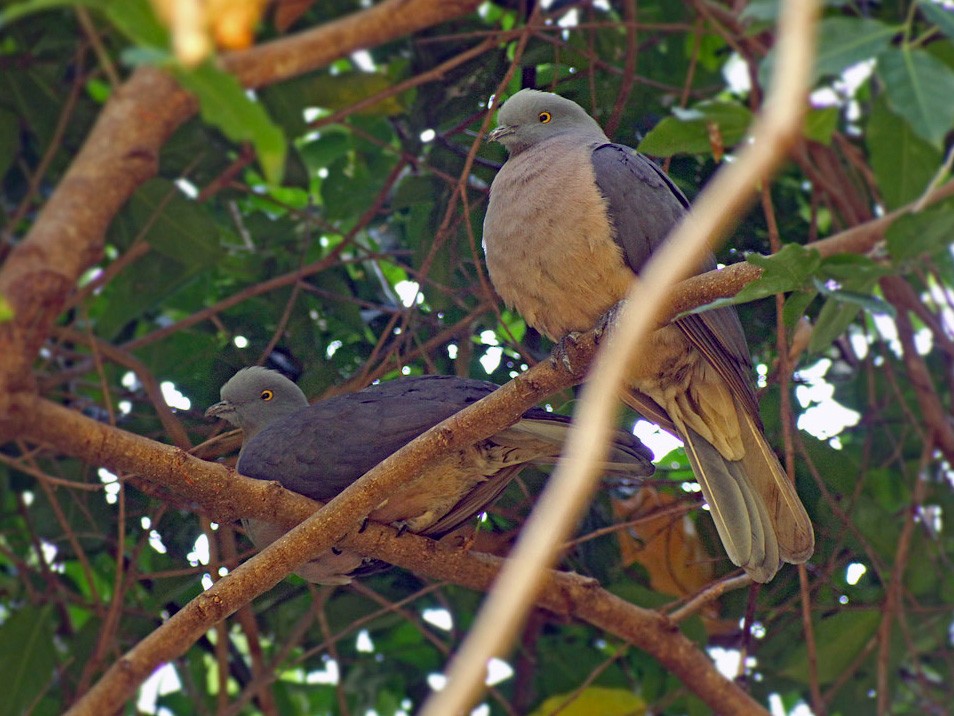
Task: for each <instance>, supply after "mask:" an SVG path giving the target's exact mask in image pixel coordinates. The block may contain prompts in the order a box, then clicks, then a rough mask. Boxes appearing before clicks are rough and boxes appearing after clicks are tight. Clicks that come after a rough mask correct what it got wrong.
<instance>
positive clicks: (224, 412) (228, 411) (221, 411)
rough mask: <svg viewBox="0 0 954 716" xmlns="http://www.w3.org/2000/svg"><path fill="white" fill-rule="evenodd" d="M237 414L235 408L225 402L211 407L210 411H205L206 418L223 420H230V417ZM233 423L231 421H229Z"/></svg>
mask: <svg viewBox="0 0 954 716" xmlns="http://www.w3.org/2000/svg"><path fill="white" fill-rule="evenodd" d="M234 412H235V406H234V405H232V404H231V403H230V402H229V401H227V400H223V401H220V402H218V403H215V405H210V406H209V409H208V410H206V411H205V417H207V418H223V419H224V420H229V416H230V415H232V414H233V413H234ZM229 422H231V420H229Z"/></svg>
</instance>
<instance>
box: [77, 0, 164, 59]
mask: <svg viewBox="0 0 954 716" xmlns="http://www.w3.org/2000/svg"><path fill="white" fill-rule="evenodd" d="M94 4H95V5H97V6H99V7H100V8H101V9H102V10H103V12H104V14H105V15H106V17H107V19H108V20H109V21H110V22H111V23H112V24H113V25H114V26H115V27H116V29H117V30H119V31H120V32H121V33H123V34H124V35H125V36H126V37H127V38H129V39H130V40H131V41H132V42H134V43H136V44H137V45H141V46H143V47H161V48H168V47H169V31H168V30H167V29H166V28H165V26H164V25H162V23H160V22H159V20H158V19H157V18H156V14H155V12H153V9H152V4H151V3H150V2H149V0H120V1H119V2H117V0H113V1H112V2H102V0H99V1H98V2H96V3H94Z"/></svg>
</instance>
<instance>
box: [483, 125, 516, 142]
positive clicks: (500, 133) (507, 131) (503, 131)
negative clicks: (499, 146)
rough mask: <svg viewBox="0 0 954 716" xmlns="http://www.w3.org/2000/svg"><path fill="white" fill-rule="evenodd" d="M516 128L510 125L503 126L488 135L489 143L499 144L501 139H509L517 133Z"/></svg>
mask: <svg viewBox="0 0 954 716" xmlns="http://www.w3.org/2000/svg"><path fill="white" fill-rule="evenodd" d="M516 131H517V129H516V127H511V126H510V125H509V124H501V125H499V126H498V127H497V128H496V129H495V130H494V131H492V132H491V133H490V134H488V135H487V141H488V142H499V141H500V138H501V137H507V136H510V135H511V134H513V133H514V132H516Z"/></svg>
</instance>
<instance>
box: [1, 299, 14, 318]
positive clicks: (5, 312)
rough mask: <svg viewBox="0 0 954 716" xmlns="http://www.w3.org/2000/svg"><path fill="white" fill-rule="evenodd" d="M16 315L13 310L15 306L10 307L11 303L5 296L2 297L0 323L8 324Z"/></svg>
mask: <svg viewBox="0 0 954 716" xmlns="http://www.w3.org/2000/svg"><path fill="white" fill-rule="evenodd" d="M15 315H16V313H15V312H14V310H13V306H11V305H10V302H9V301H7V299H6V298H5V297H3V296H0V323H6V322H7V321H12V320H13V317H14V316H15Z"/></svg>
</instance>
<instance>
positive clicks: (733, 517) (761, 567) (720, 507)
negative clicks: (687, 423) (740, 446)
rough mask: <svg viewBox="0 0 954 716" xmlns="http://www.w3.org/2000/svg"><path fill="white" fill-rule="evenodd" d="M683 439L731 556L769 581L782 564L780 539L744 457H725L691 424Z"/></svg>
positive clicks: (721, 536) (757, 579) (759, 580)
mask: <svg viewBox="0 0 954 716" xmlns="http://www.w3.org/2000/svg"><path fill="white" fill-rule="evenodd" d="M684 439H685V443H686V454H687V455H688V456H689V462H690V464H691V465H692V469H693V472H694V473H695V474H696V478H697V479H698V480H699V486H700V487H701V488H702V494H703V496H704V497H705V498H706V502H707V503H709V511H710V513H711V514H712V519H713V521H714V522H715V526H716V530H717V531H718V533H719V538H720V539H721V540H722V544H723V546H724V547H725V551H726V553H727V554H728V555H729V559H730V560H732V563H733V564H736V565H738V566H740V567H742V568H743V569H745V571H746V572H748V573H749V574H750V575H751V576H752V579H753V580H755V581H757V582H768V581H769V580H770V579H772V577H774V576H775V573H776V572H777V571H778V568H779V565H780V559H779V548H778V542H777V540H776V538H775V531H774V528H773V525H772V522H771V520H770V518H769V513H768V510H767V509H766V507H765V504H764V501H763V499H762V497H761V495H760V494H759V493H758V492H757V491H756V490H755V489H753V486H752V484H751V483H750V481H749V480H748V478H747V476H746V473H745V469H744V466H743V464H742V461H733V460H726V459H725V458H724V457H722V454H721V453H720V452H719V451H718V450H716V448H715V447H714V446H713V445H712V444H711V443H710V442H709V441H708V440H706V439H705V438H703V437H702V436H701V435H699V433H697V432H695V431H694V430H692V429H691V428H686V432H685V435H684Z"/></svg>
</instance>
